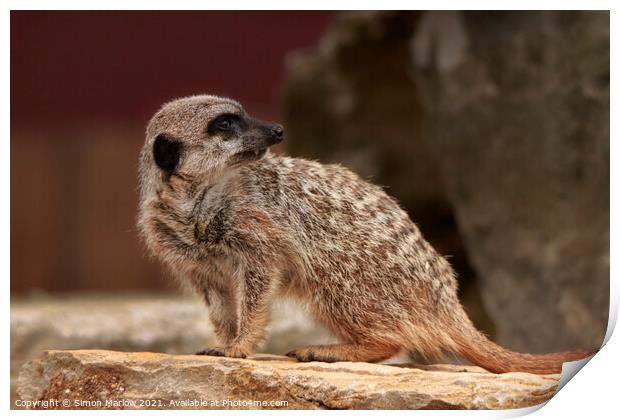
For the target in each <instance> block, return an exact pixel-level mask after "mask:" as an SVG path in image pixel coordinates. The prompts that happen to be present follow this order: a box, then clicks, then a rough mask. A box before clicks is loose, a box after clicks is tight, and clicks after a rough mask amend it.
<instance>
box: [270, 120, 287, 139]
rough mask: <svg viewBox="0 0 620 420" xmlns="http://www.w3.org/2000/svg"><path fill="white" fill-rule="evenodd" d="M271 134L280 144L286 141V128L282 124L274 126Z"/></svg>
mask: <svg viewBox="0 0 620 420" xmlns="http://www.w3.org/2000/svg"><path fill="white" fill-rule="evenodd" d="M271 134H272V135H273V138H274V139H275V140H276V141H277V142H278V143H280V142H281V141H282V140H284V128H283V127H282V126H281V125H280V124H274V126H273V127H272V128H271Z"/></svg>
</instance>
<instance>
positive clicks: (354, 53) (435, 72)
mask: <svg viewBox="0 0 620 420" xmlns="http://www.w3.org/2000/svg"><path fill="white" fill-rule="evenodd" d="M283 113H284V117H285V123H286V128H287V143H288V145H287V147H288V150H289V151H290V152H291V153H292V154H294V155H299V156H303V157H310V158H317V159H320V160H321V161H324V162H330V161H332V162H341V163H343V164H345V165H346V166H349V167H351V168H352V169H354V170H355V171H357V172H359V173H361V174H362V175H364V176H366V177H369V178H371V180H372V181H374V182H376V183H379V184H381V185H386V186H387V192H388V193H390V194H391V195H393V196H395V197H396V198H397V199H398V200H399V202H400V203H401V204H402V205H403V207H404V208H405V209H406V210H407V211H408V212H409V214H411V217H412V219H413V220H414V221H415V222H416V223H418V225H420V227H421V229H422V231H423V232H424V234H425V236H426V237H427V239H428V240H429V241H430V242H431V243H432V244H433V245H434V246H435V247H436V248H437V249H438V250H439V252H441V253H443V254H447V255H450V256H452V257H451V258H450V261H451V262H452V264H453V265H454V267H455V269H456V271H457V273H459V284H460V286H461V298H462V299H463V302H464V304H465V306H466V308H467V309H468V311H469V313H470V316H471V317H472V318H473V320H474V323H475V324H476V325H477V326H478V327H479V328H481V329H482V330H484V331H486V332H492V329H491V328H492V326H493V324H492V323H495V328H496V335H494V338H496V339H497V340H498V341H499V342H500V343H502V344H504V345H506V346H508V347H511V348H513V349H515V350H521V351H531V352H543V351H555V350H558V351H559V350H567V349H575V348H584V347H586V348H587V347H597V346H598V345H600V343H601V341H602V338H603V335H604V332H605V328H606V325H607V315H608V303H609V186H610V184H609V14H608V13H607V12H495V13H490V12H465V13H461V12H419V13H417V12H363V13H353V14H345V15H343V16H341V17H340V18H339V19H337V20H336V21H334V22H333V24H332V25H331V27H330V28H329V30H328V31H327V32H326V33H325V35H324V37H323V39H322V41H321V43H320V45H319V46H318V48H317V49H316V50H314V51H305V52H299V53H297V54H294V55H291V57H290V60H289V62H288V80H287V83H286V86H285V89H284V108H283ZM472 268H473V271H472ZM476 279H478V281H477V282H476ZM480 293H482V297H483V299H482V300H483V302H484V304H481V300H480V299H479V295H480ZM486 311H488V312H489V313H490V315H491V317H490V318H491V319H492V322H491V321H489V319H488V318H487V316H486Z"/></svg>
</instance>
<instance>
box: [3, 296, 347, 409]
mask: <svg viewBox="0 0 620 420" xmlns="http://www.w3.org/2000/svg"><path fill="white" fill-rule="evenodd" d="M272 313H273V316H272V321H271V322H270V324H269V327H268V334H267V340H266V342H265V343H264V345H263V346H262V347H261V348H260V350H261V351H268V352H270V353H276V354H284V353H286V352H287V351H289V350H291V349H293V348H295V347H298V346H301V345H308V344H328V343H331V342H335V340H334V339H333V337H332V336H331V335H330V334H329V333H328V332H327V331H326V330H325V329H324V328H323V327H321V326H319V325H317V324H315V323H314V322H313V321H312V320H311V319H310V318H309V317H308V316H307V315H306V314H305V313H304V312H303V311H302V310H301V309H300V308H299V307H297V306H296V305H294V304H293V303H291V302H283V303H281V304H278V305H277V306H275V307H274V309H273V311H272ZM214 344H215V336H214V334H213V329H212V327H211V324H210V322H209V318H208V310H207V308H206V306H205V305H204V304H203V303H202V301H201V300H200V299H199V298H198V297H195V296H192V297H190V296H179V295H174V294H173V295H168V296H166V295H117V296H111V295H90V296H89V295H84V294H65V295H58V296H56V297H45V296H42V297H38V298H30V299H13V301H12V302H11V378H12V380H11V386H12V390H13V391H14V387H15V380H14V379H15V378H16V376H17V373H18V372H19V369H20V368H21V366H22V365H23V364H24V363H26V362H27V361H29V360H32V359H34V358H36V357H39V356H40V355H41V353H43V352H44V351H45V350H49V349H67V350H68V349H83V348H99V349H110V350H123V351H155V352H164V353H177V354H194V353H195V352H197V351H199V350H202V349H204V348H206V347H209V346H212V345H214ZM12 395H13V397H14V393H13V392H12Z"/></svg>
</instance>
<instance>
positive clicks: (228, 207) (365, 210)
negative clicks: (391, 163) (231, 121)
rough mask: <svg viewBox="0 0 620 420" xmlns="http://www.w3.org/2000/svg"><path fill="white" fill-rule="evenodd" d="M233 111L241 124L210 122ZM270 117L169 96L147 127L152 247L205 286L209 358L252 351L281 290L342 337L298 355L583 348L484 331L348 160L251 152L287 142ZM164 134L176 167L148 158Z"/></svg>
mask: <svg viewBox="0 0 620 420" xmlns="http://www.w3.org/2000/svg"><path fill="white" fill-rule="evenodd" d="M227 113H228V114H235V115H237V116H238V124H237V125H235V130H236V131H235V132H234V133H232V134H230V133H228V134H226V133H220V132H216V133H213V132H211V131H209V129H208V127H210V126H209V124H210V123H211V122H212V121H214V119H216V118H217V117H218V116H220V115H222V114H227ZM274 127H277V126H275V125H270V124H267V123H263V122H261V121H258V120H254V119H252V118H250V117H249V116H248V115H247V114H246V113H245V111H244V110H243V108H242V107H241V105H240V104H238V103H237V102H235V101H232V100H230V99H223V98H218V97H215V96H206V95H204V96H195V97H190V98H184V99H180V100H176V101H173V102H170V103H168V104H166V105H164V106H163V107H162V108H161V109H160V110H159V112H157V114H155V116H154V117H153V119H152V120H151V122H150V123H149V125H148V128H147V132H146V142H145V145H144V148H143V151H142V154H141V157H140V182H141V201H140V212H139V213H140V214H139V221H138V225H139V227H140V230H141V232H142V235H143V237H144V239H145V242H146V244H147V246H148V248H149V249H150V251H151V252H152V253H153V254H154V255H155V256H157V257H158V258H159V259H161V260H162V261H163V262H164V263H165V264H166V265H168V266H169V267H170V269H171V270H172V271H173V272H174V273H175V274H176V275H177V276H179V277H180V278H183V279H186V280H187V282H188V283H190V284H191V285H193V287H194V288H195V289H196V290H197V292H198V293H200V294H201V295H202V296H204V299H205V302H206V303H207V305H208V306H209V308H210V317H211V321H212V322H213V325H214V327H215V332H216V334H217V336H218V338H219V340H220V342H221V343H220V344H221V346H220V347H217V348H214V349H208V350H205V351H203V352H202V353H203V354H212V355H222V356H228V357H245V356H246V355H247V354H250V353H252V352H253V351H254V350H255V348H256V346H257V344H258V343H259V342H260V341H261V340H262V339H263V337H264V331H265V327H266V325H267V323H268V318H269V308H270V304H271V302H272V300H273V299H276V298H277V297H279V296H288V297H293V298H296V299H299V300H301V301H303V302H305V303H306V304H307V305H308V307H309V308H310V310H311V311H312V313H313V315H314V316H315V317H316V319H317V320H319V321H320V322H322V323H324V324H325V325H326V326H327V327H328V328H330V329H331V330H332V331H333V332H334V333H335V335H336V336H337V337H338V338H339V339H340V341H341V342H342V344H336V345H332V346H312V347H306V348H300V349H296V350H293V351H291V352H290V353H289V355H291V356H293V357H296V358H297V359H298V360H300V361H309V360H319V361H326V362H333V361H343V360H350V361H370V362H375V361H381V360H384V359H387V358H389V357H391V356H393V355H395V354H396V353H397V352H399V351H400V350H401V349H406V350H410V351H415V352H416V353H418V354H420V355H422V356H424V357H428V358H433V357H438V356H441V355H442V354H444V353H446V352H448V353H456V354H459V355H461V356H463V357H465V358H467V359H469V360H471V361H473V362H474V363H476V364H478V365H480V366H482V367H485V368H486V369H488V370H490V371H492V372H507V371H515V370H516V371H527V372H535V373H553V372H559V371H560V370H561V365H562V362H564V361H567V360H574V359H578V358H582V357H585V356H586V355H587V353H565V354H548V355H528V354H520V353H515V352H511V351H509V350H506V349H504V348H502V347H500V346H498V345H497V344H495V343H492V342H491V341H489V340H488V339H487V338H486V337H485V336H484V335H483V334H481V333H480V332H478V331H477V330H476V329H475V328H474V326H473V325H472V323H471V322H470V320H469V318H468V317H467V315H466V314H465V312H464V310H463V308H462V307H461V305H460V303H459V301H458V299H457V293H456V291H457V282H456V279H455V274H454V272H453V270H452V268H451V266H450V265H449V263H448V262H447V261H446V260H445V259H444V258H443V257H442V256H441V255H439V254H438V253H437V252H436V251H435V250H434V249H433V247H432V246H431V245H430V244H429V243H428V242H426V241H425V240H424V238H423V237H422V235H421V233H420V231H419V230H418V228H417V227H416V225H415V224H414V223H413V222H412V221H411V220H410V219H409V216H408V215H407V213H405V212H404V211H403V210H402V209H401V208H400V207H399V206H398V204H397V203H396V202H395V201H394V200H393V199H392V198H391V197H389V196H388V195H387V194H386V193H385V192H384V191H383V190H382V189H381V188H379V187H377V186H375V185H372V184H370V183H368V182H366V181H364V180H363V179H361V178H360V177H358V176H357V175H356V174H354V173H353V172H351V171H349V170H347V169H346V168H344V167H342V166H339V165H322V164H320V163H317V162H313V161H308V160H303V159H294V158H290V157H282V156H275V155H273V154H271V153H269V152H266V154H265V155H264V156H263V157H262V158H260V159H257V157H256V156H254V155H252V151H254V150H257V151H258V150H261V153H262V150H263V149H265V148H266V147H268V146H269V145H271V144H273V143H275V142H277V141H279V139H276V137H275V135H274V134H273V133H274V131H273V130H274ZM237 128H238V129H237ZM270 130H271V131H270ZM161 134H165V135H166V136H167V138H170V139H174V140H175V141H177V142H179V143H180V144H181V145H182V150H181V153H180V156H179V158H180V159H179V162H178V165H177V166H175V167H174V169H173V170H163V169H162V168H161V167H158V165H157V164H156V163H155V160H154V158H153V153H154V146H153V143H154V141H155V138H156V137H157V136H158V135H161ZM248 151H249V153H250V154H248V153H244V154H240V153H243V152H248Z"/></svg>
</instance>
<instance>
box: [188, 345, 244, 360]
mask: <svg viewBox="0 0 620 420" xmlns="http://www.w3.org/2000/svg"><path fill="white" fill-rule="evenodd" d="M196 355H198V356H218V357H233V358H237V359H245V358H246V357H247V354H245V353H244V352H242V351H241V350H239V349H238V348H236V347H232V346H229V347H213V348H207V349H204V350H201V351H199V352H197V353H196Z"/></svg>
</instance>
